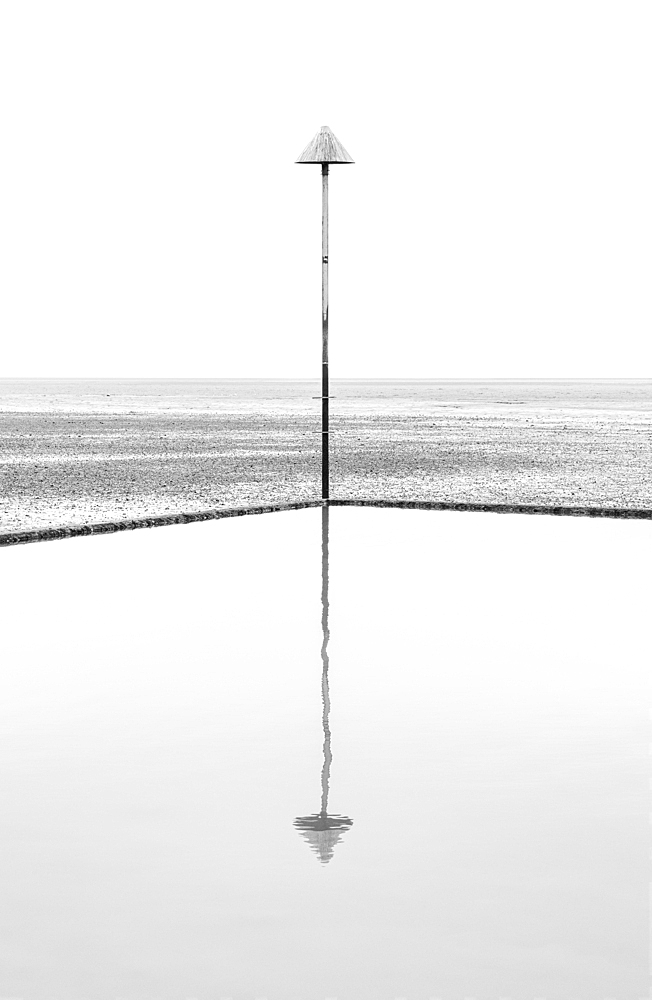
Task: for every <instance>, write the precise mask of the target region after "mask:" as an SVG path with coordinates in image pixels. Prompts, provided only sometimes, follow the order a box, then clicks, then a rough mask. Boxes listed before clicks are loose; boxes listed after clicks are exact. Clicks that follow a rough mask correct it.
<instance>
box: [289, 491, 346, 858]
mask: <svg viewBox="0 0 652 1000" xmlns="http://www.w3.org/2000/svg"><path fill="white" fill-rule="evenodd" d="M329 513H330V511H329V508H328V504H324V506H323V507H322V509H321V630H322V642H321V663H322V671H321V699H322V727H323V730H324V763H323V765H322V770H321V807H320V810H319V812H318V813H313V815H312V816H298V817H297V818H296V819H295V821H294V825H295V827H296V829H297V830H298V831H299V833H300V834H301V835H302V837H304V838H305V839H306V840H307V841H308V844H309V845H310V847H311V849H312V850H313V851H314V852H315V854H316V855H317V857H318V858H319V860H320V861H321V863H322V864H328V862H329V861H330V860H331V858H332V857H333V850H334V848H335V845H336V844H337V843H338V841H339V840H340V839H341V837H342V835H343V834H344V833H346V831H347V830H348V829H349V828H350V827H351V826H352V825H353V820H352V819H349V818H348V816H340V815H337V814H329V812H328V793H329V789H330V777H331V763H332V761H333V754H332V752H331V731H330V726H329V715H330V710H331V699H330V691H329V686H328V667H329V661H328V641H329V639H330V630H329V627H328V582H329V581H328V568H329V567H328V542H329Z"/></svg>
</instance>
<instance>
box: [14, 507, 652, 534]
mask: <svg viewBox="0 0 652 1000" xmlns="http://www.w3.org/2000/svg"><path fill="white" fill-rule="evenodd" d="M322 506H324V501H322V500H300V501H296V502H287V503H285V502H284V503H269V504H252V505H248V506H244V507H231V508H223V507H217V508H213V509H209V510H199V511H188V512H185V513H179V514H154V515H152V516H151V517H134V518H128V519H125V520H121V521H104V522H100V523H98V524H79V525H65V526H60V527H53V528H35V529H32V530H30V531H7V532H2V533H0V546H8V545H24V544H27V543H29V542H49V541H54V540H56V539H60V538H77V537H80V536H83V535H106V534H112V533H114V532H117V531H133V530H135V529H136V528H158V527H162V526H163V525H166V524H192V523H193V522H197V521H216V520H219V519H220V518H225V517H243V516H246V515H247V514H271V513H274V512H276V511H283V510H302V509H304V508H307V507H322ZM328 506H329V507H385V508H387V507H395V508H399V509H403V510H452V511H460V512H463V511H466V512H469V513H489V514H548V515H553V516H557V517H608V518H620V519H623V518H624V519H629V520H647V521H650V520H652V510H647V509H643V508H641V509H636V508H627V507H560V506H557V507H552V506H551V507H547V506H542V505H536V504H492V503H452V502H446V501H435V500H338V499H336V498H334V499H331V500H329V501H328Z"/></svg>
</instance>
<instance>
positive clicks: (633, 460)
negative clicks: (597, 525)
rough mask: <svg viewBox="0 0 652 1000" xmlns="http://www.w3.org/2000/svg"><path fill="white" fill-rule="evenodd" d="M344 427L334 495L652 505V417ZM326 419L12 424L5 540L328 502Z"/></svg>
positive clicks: (494, 418)
mask: <svg viewBox="0 0 652 1000" xmlns="http://www.w3.org/2000/svg"><path fill="white" fill-rule="evenodd" d="M344 409H345V410H346V412H341V413H339V414H338V413H334V414H333V417H332V423H331V429H332V446H331V453H332V460H331V461H332V487H331V494H332V496H333V497H336V498H342V499H382V500H388V499H389V500H430V501H433V500H434V501H448V502H467V503H492V504H538V505H550V506H582V507H621V508H628V509H634V508H646V509H649V508H652V472H651V470H652V412H649V411H645V410H616V409H611V410H604V411H596V410H582V409H570V408H569V409H558V410H555V409H550V408H547V409H540V410H538V409H528V408H516V407H512V406H510V407H507V406H505V407H503V408H499V407H496V406H494V407H487V408H485V409H482V408H476V409H465V408H462V407H460V408H456V407H453V406H451V407H441V408H440V409H439V410H436V411H433V410H432V408H430V409H429V410H425V411H424V412H422V413H419V412H418V409H412V411H410V412H400V411H399V410H398V409H397V411H396V412H391V409H389V410H388V408H387V407H385V409H384V411H383V412H381V413H374V412H370V410H369V408H361V409H360V410H359V411H357V412H356V410H355V407H352V406H351V405H348V406H347V407H345V408H344ZM319 446H320V426H319V418H318V415H317V414H316V413H314V412H312V413H307V412H305V411H304V410H301V409H300V408H298V409H297V411H296V412H282V413H272V414H270V413H258V414H257V413H255V412H250V413H241V412H237V413H236V412H234V413H228V412H222V413H124V412H117V413H111V412H101V413H98V412H88V413H86V412H69V413H66V412H59V411H54V410H53V411H50V412H42V411H41V412H27V411H22V412H13V411H12V412H2V413H0V532H10V531H19V530H30V529H37V528H45V527H54V526H63V525H78V524H86V523H88V524H92V523H99V522H106V521H110V520H122V519H129V518H134V517H143V516H148V515H160V514H175V513H180V512H186V511H187V512H192V511H199V510H204V509H207V508H216V507H238V506H244V505H249V504H257V503H266V504H268V503H277V502H287V501H297V500H316V499H318V498H319V496H320V459H319V450H318V449H319Z"/></svg>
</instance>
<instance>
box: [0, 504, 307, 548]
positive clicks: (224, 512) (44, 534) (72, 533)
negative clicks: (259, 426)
mask: <svg viewBox="0 0 652 1000" xmlns="http://www.w3.org/2000/svg"><path fill="white" fill-rule="evenodd" d="M321 505H322V501H321V500H302V501H297V502H296V503H270V504H252V505H248V506H245V507H231V508H227V507H216V508H213V509H211V510H197V511H188V512H185V513H179V514H153V515H152V516H151V517H132V518H128V519H126V520H124V521H122V520H121V521H103V522H100V523H98V524H73V525H63V526H60V527H54V528H33V529H31V530H29V531H7V532H2V533H0V546H3V545H23V544H26V543H27V542H50V541H54V540H55V539H58V538H76V537H78V536H80V535H107V534H112V533H113V532H116V531H133V530H135V529H136V528H159V527H161V526H163V525H165V524H191V523H192V522H194V521H216V520H219V518H222V517H242V516H245V515H247V514H271V513H272V512H274V511H279V510H300V509H301V508H302V507H321Z"/></svg>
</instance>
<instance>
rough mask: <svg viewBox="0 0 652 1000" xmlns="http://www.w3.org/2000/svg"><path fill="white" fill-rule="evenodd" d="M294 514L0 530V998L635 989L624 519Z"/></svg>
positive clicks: (633, 598) (635, 681) (645, 710)
mask: <svg viewBox="0 0 652 1000" xmlns="http://www.w3.org/2000/svg"><path fill="white" fill-rule="evenodd" d="M322 528H323V525H322V512H321V511H320V510H317V509H313V510H305V511H293V512H286V513H277V514H269V515H262V516H259V517H246V518H237V519H232V520H225V521H218V522H209V523H204V524H198V525H185V526H179V527H169V528H166V529H165V530H156V531H151V532H149V531H138V532H133V533H127V534H123V535H118V536H113V537H112V536H101V537H96V538H80V539H74V540H68V541H65V542H53V543H48V544H41V545H32V546H25V547H21V548H17V549H14V550H4V551H2V552H1V553H0V560H1V569H2V572H1V576H0V608H1V612H0V613H1V616H2V621H1V638H0V642H1V650H2V662H3V671H2V690H1V698H0V718H1V725H2V746H1V755H2V759H1V763H2V768H1V777H0V784H1V786H2V788H1V792H2V801H3V806H2V812H1V814H0V846H1V854H0V876H1V880H2V886H3V892H2V897H1V899H0V922H1V926H2V937H3V947H2V954H1V957H0V996H7V997H22V998H23V1000H46V998H48V1000H51V998H58V1000H114V998H116V997H120V998H123V1000H154V998H163V1000H177V998H180V1000H183V998H197V1000H219V998H226V997H231V998H233V1000H256V998H263V997H265V998H267V1000H324V998H326V997H333V998H334V997H337V998H338V1000H394V998H396V997H404V998H406V1000H428V998H430V997H439V998H441V1000H463V998H466V997H475V998H476V1000H483V998H487V1000H488V998H491V1000H494V998H498V997H512V998H513V1000H534V998H535V997H537V998H542V997H546V998H548V1000H562V998H564V1000H567V998H568V997H577V998H583V1000H602V998H603V997H607V996H608V997H612V998H616V1000H636V998H638V997H643V996H644V995H646V994H647V990H648V987H649V979H648V884H649V827H648V808H649V784H648V783H649V756H648V741H649V689H648V675H649V667H650V652H649V647H650V641H649V626H648V624H647V623H648V621H649V606H650V584H649V566H650V562H651V558H652V524H649V523H646V522H630V521H601V520H591V519H587V520H583V519H579V518H569V519H563V518H552V517H550V518H547V517H524V516H518V515H501V516H497V515H491V514H477V515H471V514H459V513H452V512H450V513H449V512H442V513H439V512H437V513H435V512H430V511H399V510H373V509H351V508H334V509H331V511H330V539H329V542H330V544H329V566H328V569H329V578H328V589H327V590H326V589H325V584H326V579H325V577H323V576H322V569H323V558H322V557H323V554H324V553H323V549H322ZM326 612H327V613H326ZM325 667H327V668H328V669H327V674H325V669H324V668H325ZM325 731H326V736H327V739H326V741H325V739H324V732H325ZM331 758H332V759H331ZM324 794H326V795H327V802H326V808H325V809H324V802H325V800H324Z"/></svg>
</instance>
